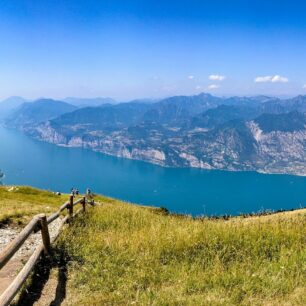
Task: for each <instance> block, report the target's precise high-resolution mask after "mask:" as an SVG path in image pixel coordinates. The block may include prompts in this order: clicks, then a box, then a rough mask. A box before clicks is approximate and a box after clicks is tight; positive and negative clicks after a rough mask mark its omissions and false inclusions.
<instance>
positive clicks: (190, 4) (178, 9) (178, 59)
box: [0, 0, 306, 101]
mask: <svg viewBox="0 0 306 306" xmlns="http://www.w3.org/2000/svg"><path fill="white" fill-rule="evenodd" d="M304 87H305V88H304ZM200 92H211V93H213V94H215V95H256V94H268V95H278V96H287V95H297V94H306V2H305V1H295V0H291V1H287V0H284V1H281V0H278V1H274V0H270V1H268V0H266V1H261V0H258V1H251V0H244V1H239V0H237V1H234V0H233V1H230V0H214V1H205V0H202V1H195V0H189V1H179V0H177V1H172V0H171V1H167V0H164V1H160V0H155V1H151V0H148V1H146V0H142V1H141V0H134V1H132V0H122V1H115V0H112V1H107V0H105V1H98V0H96V1H92V0H86V1H85V0H84V1H81V0H74V1H73V0H71V1H64V0H62V1H59V0H53V1H47V0H45V1H40V0H36V1H34V0H1V2H0V99H3V98H5V97H7V96H10V95H21V96H24V97H26V98H29V99H34V98H37V97H41V96H45V97H53V98H63V97H66V96H77V97H95V96H110V97H113V98H116V99H118V100H122V101H123V100H129V99H133V98H143V97H149V98H159V97H165V96H170V95H177V94H187V95H189V94H196V93H200Z"/></svg>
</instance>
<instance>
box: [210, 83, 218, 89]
mask: <svg viewBox="0 0 306 306" xmlns="http://www.w3.org/2000/svg"><path fill="white" fill-rule="evenodd" d="M219 87H220V85H216V84H211V85H209V86H208V89H218V88H219Z"/></svg>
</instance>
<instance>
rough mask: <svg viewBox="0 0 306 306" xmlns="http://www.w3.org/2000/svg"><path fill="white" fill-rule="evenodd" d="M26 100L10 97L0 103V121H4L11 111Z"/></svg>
mask: <svg viewBox="0 0 306 306" xmlns="http://www.w3.org/2000/svg"><path fill="white" fill-rule="evenodd" d="M25 102H26V100H25V99H24V98H22V97H17V96H12V97H9V98H7V99H5V100H3V101H2V102H0V121H2V120H5V118H6V117H8V116H9V115H10V114H11V112H12V111H14V110H15V109H16V108H17V107H19V106H20V105H21V104H23V103H25Z"/></svg>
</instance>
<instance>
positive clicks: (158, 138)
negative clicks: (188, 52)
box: [23, 94, 306, 175]
mask: <svg viewBox="0 0 306 306" xmlns="http://www.w3.org/2000/svg"><path fill="white" fill-rule="evenodd" d="M304 103H305V102H304V98H303V97H297V98H293V99H291V100H280V99H277V98H270V97H263V96H258V97H242V98H239V97H232V98H219V97H213V96H211V95H208V94H200V95H197V96H191V97H186V96H179V97H171V98H167V99H163V100H161V101H159V102H156V103H139V102H130V103H121V104H117V105H109V104H106V105H102V106H100V107H87V108H82V109H76V110H74V111H71V112H68V113H64V114H62V115H59V116H58V117H56V118H53V119H52V118H51V119H50V118H49V119H46V120H40V121H41V122H40V123H39V124H27V125H26V126H25V127H24V129H23V130H24V131H25V132H26V133H27V134H28V135H30V136H32V137H34V138H37V139H40V140H43V141H48V142H51V143H54V144H58V145H65V146H71V147H85V148H90V149H93V150H95V151H98V152H102V153H106V154H110V155H116V156H120V157H126V158H132V159H139V160H144V161H148V162H151V163H155V164H158V165H162V166H170V167H198V168H204V169H222V170H232V171H244V170H252V171H253V170H255V171H261V172H269V173H292V174H300V175H306V163H305V160H306V121H305V113H304V112H302V110H303V109H304ZM40 119H41V118H40Z"/></svg>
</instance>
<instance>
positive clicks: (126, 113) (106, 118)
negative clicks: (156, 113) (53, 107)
mask: <svg viewBox="0 0 306 306" xmlns="http://www.w3.org/2000/svg"><path fill="white" fill-rule="evenodd" d="M149 108H150V104H147V103H135V102H131V103H121V104H118V105H109V104H106V105H102V106H100V107H86V108H82V109H78V110H76V111H74V112H72V113H68V114H64V115H62V116H60V117H58V118H56V119H54V120H52V124H55V125H58V126H60V125H70V126H73V125H77V126H80V127H81V126H86V128H87V129H90V130H92V129H105V128H106V129H107V128H123V127H127V126H129V125H132V124H136V123H137V122H138V121H140V120H141V118H142V116H143V115H144V113H145V112H146V111H147V110H148V109H149Z"/></svg>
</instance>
